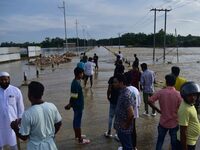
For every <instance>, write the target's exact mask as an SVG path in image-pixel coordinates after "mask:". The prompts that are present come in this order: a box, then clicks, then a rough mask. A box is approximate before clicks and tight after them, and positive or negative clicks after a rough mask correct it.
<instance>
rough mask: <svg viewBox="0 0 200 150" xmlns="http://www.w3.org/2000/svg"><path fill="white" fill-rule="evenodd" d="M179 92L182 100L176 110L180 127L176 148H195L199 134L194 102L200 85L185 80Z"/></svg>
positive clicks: (180, 149) (190, 149)
mask: <svg viewBox="0 0 200 150" xmlns="http://www.w3.org/2000/svg"><path fill="white" fill-rule="evenodd" d="M180 93H181V96H182V98H183V101H182V103H181V105H180V107H179V110H178V123H179V126H180V129H179V131H178V133H177V138H178V142H177V149H178V150H195V146H196V142H197V140H198V138H199V135H200V123H199V120H198V117H197V111H196V109H195V107H194V104H195V101H196V100H197V99H198V97H199V95H200V87H199V85H198V84H196V83H194V82H186V83H185V84H183V85H182V87H181V89H180Z"/></svg>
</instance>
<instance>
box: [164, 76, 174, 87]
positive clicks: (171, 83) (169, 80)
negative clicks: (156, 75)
mask: <svg viewBox="0 0 200 150" xmlns="http://www.w3.org/2000/svg"><path fill="white" fill-rule="evenodd" d="M165 81H166V85H167V86H174V85H175V83H176V77H175V76H174V75H173V74H167V75H166V76H165Z"/></svg>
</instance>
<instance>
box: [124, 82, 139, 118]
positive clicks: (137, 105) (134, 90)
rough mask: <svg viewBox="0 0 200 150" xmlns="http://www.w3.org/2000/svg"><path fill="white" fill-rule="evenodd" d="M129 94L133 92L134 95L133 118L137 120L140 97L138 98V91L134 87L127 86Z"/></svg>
mask: <svg viewBox="0 0 200 150" xmlns="http://www.w3.org/2000/svg"><path fill="white" fill-rule="evenodd" d="M127 88H128V89H129V90H130V91H131V92H133V93H134V94H135V97H136V104H135V108H134V118H139V107H140V104H141V97H140V92H139V91H138V89H137V88H136V87H134V86H128V87H127Z"/></svg>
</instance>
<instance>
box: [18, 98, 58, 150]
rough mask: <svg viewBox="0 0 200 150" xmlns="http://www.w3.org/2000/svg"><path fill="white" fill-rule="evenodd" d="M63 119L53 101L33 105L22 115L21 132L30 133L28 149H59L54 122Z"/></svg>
mask: <svg viewBox="0 0 200 150" xmlns="http://www.w3.org/2000/svg"><path fill="white" fill-rule="evenodd" d="M60 121H61V116H60V113H59V112H58V110H57V108H56V106H55V105H54V104H53V103H48V102H44V103H42V104H38V105H33V106H31V107H30V108H29V109H28V110H26V111H25V112H24V114H23V116H22V120H21V127H20V130H19V133H20V134H21V135H24V136H26V135H29V141H28V145H27V150H35V149H37V150H57V148H56V145H55V142H54V136H55V128H54V124H55V123H57V122H60Z"/></svg>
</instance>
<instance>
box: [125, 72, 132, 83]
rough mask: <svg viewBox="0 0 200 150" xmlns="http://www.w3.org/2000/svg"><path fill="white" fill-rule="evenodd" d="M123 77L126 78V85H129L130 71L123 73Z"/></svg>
mask: <svg viewBox="0 0 200 150" xmlns="http://www.w3.org/2000/svg"><path fill="white" fill-rule="evenodd" d="M124 76H125V79H126V85H130V84H131V80H132V78H131V71H128V72H125V73H124Z"/></svg>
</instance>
